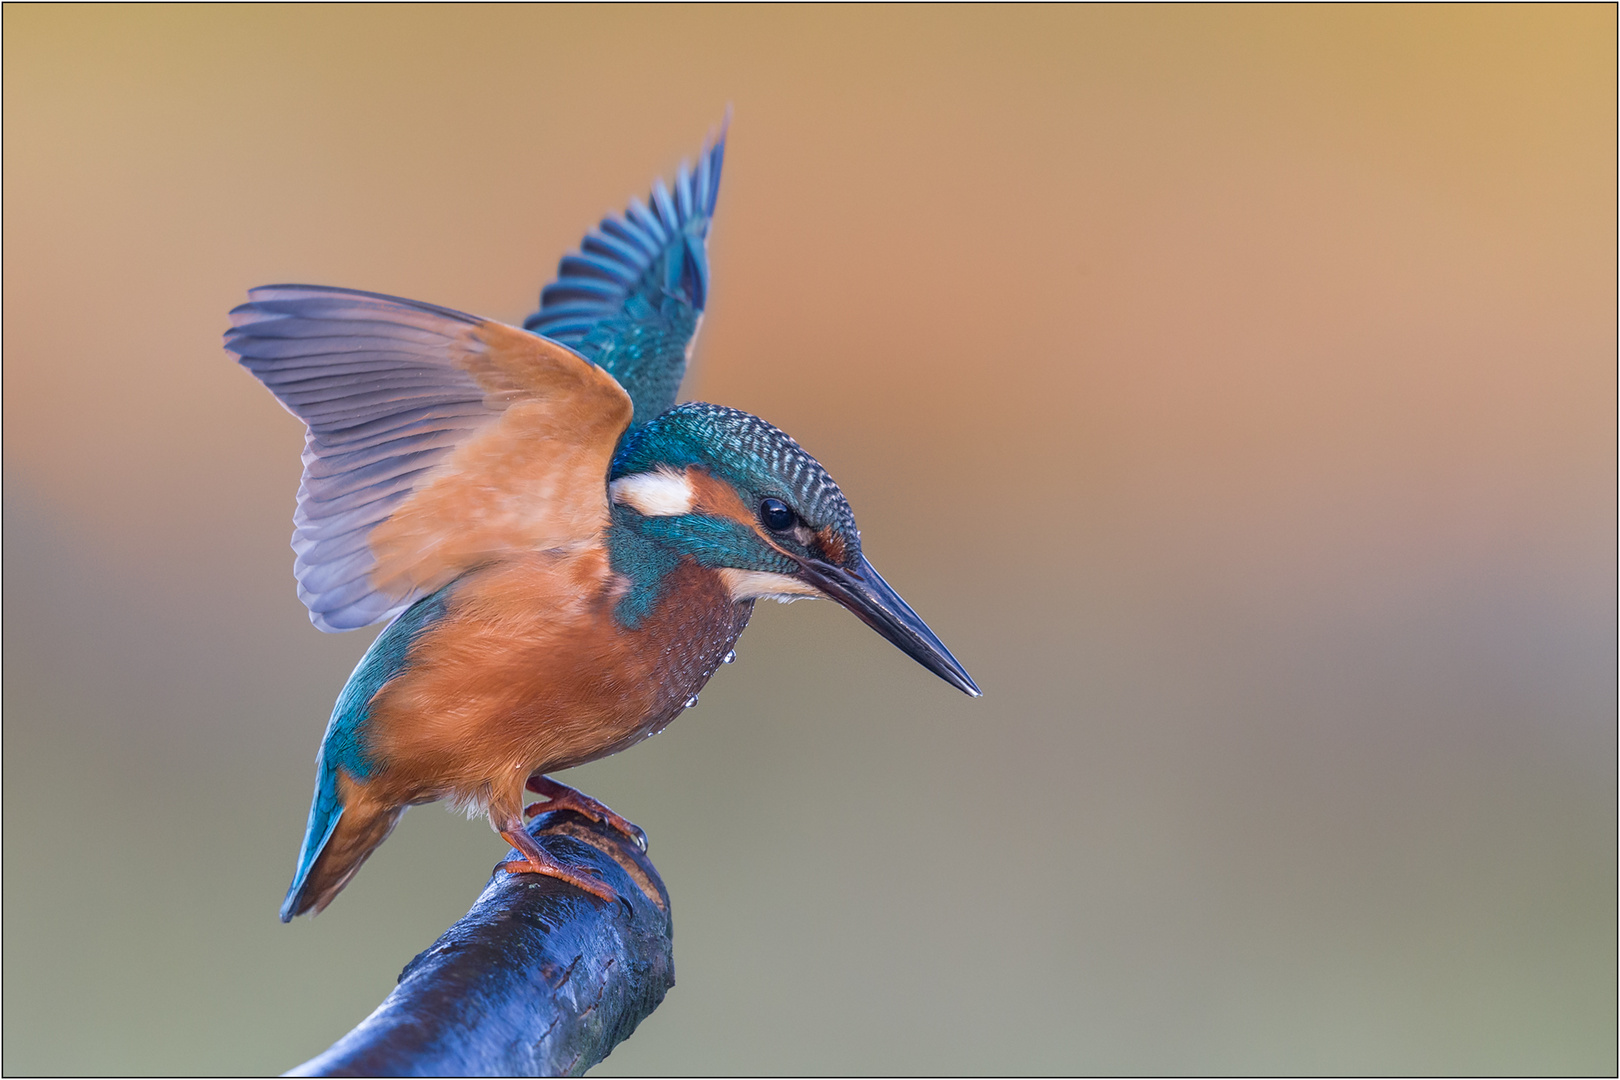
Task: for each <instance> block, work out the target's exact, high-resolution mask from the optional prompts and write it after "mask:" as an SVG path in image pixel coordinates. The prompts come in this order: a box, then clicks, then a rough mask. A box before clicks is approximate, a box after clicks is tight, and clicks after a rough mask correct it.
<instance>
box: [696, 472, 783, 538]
mask: <svg viewBox="0 0 1620 1080" xmlns="http://www.w3.org/2000/svg"><path fill="white" fill-rule="evenodd" d="M686 482H687V483H688V484H691V485H692V496H693V499H692V510H693V512H694V513H698V514H709V515H710V516H712V517H724V518H730V519H731V520H733V521H738V522H741V523H742V524H744V525H747V526H748V527H749V528H750V529H753V530H754V531H755V532H759V522H758V521H757V520H755V518H754V512H753V510H751V509H749V508H748V506H747V505H746V504H745V503H744V502H743V501H742V498H741V497H740V496H738V494H737V489H736V488H734V487H732V486H731V485H730V484H728V483H726V482H725V481H724V480H721V479H720V478H719V477H717V476H714V475H712V474H711V473H710V472H709V471H708V470H707V469H700V468H696V467H694V468H690V469H687V470H686ZM760 535H761V536H764V535H765V534H764V533H760Z"/></svg>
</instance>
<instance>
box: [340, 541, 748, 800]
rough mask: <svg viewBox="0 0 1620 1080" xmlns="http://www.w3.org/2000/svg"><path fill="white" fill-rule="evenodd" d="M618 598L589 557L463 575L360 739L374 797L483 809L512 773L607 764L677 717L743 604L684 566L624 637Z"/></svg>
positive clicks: (599, 554) (608, 576) (619, 583)
mask: <svg viewBox="0 0 1620 1080" xmlns="http://www.w3.org/2000/svg"><path fill="white" fill-rule="evenodd" d="M624 589H625V582H624V581H623V579H621V578H620V577H619V576H618V575H616V574H614V573H613V572H612V570H611V569H610V568H609V566H608V562H607V556H606V553H605V552H604V551H602V550H601V549H600V548H597V547H592V548H586V549H581V550H575V551H568V552H541V553H536V554H534V555H530V556H526V557H524V558H521V559H516V560H511V561H507V562H503V563H501V564H498V565H496V566H492V567H489V568H486V569H484V570H481V571H478V572H476V573H474V574H472V575H469V577H468V578H467V579H465V580H464V581H463V582H462V583H461V584H460V585H458V586H457V588H456V590H455V592H454V594H453V595H452V597H451V599H450V602H449V605H448V608H447V611H446V615H445V618H444V619H443V620H442V621H441V622H439V623H438V624H436V625H435V626H434V627H433V629H431V630H429V631H428V632H427V633H425V634H424V635H423V636H422V637H421V638H420V639H419V640H418V642H417V643H416V645H415V646H413V648H412V650H411V653H410V657H409V661H408V665H407V668H406V670H405V671H404V673H403V674H401V675H400V676H398V677H397V678H395V679H394V680H393V681H391V682H389V683H388V684H387V685H386V686H384V687H383V689H382V690H381V691H380V692H379V693H378V694H377V697H376V699H375V700H374V703H373V707H372V710H371V716H370V719H369V721H368V724H367V732H366V741H367V748H368V750H369V752H370V753H371V754H372V756H373V757H374V758H375V759H376V760H378V761H379V763H380V765H381V768H380V770H379V772H378V773H377V774H375V778H374V780H373V781H372V782H371V783H370V784H369V785H368V787H370V788H371V789H372V791H371V794H372V796H373V797H376V798H381V799H384V800H385V801H388V802H390V803H394V804H403V803H409V802H419V801H424V800H427V799H435V798H446V797H449V798H455V799H460V800H462V801H464V802H467V803H470V804H474V805H481V804H483V803H485V802H487V800H488V797H489V792H490V790H491V789H492V787H493V788H495V789H502V787H503V785H505V786H509V785H510V783H511V778H512V777H513V776H514V775H515V774H518V773H521V774H522V778H526V777H527V776H529V775H530V774H532V773H536V772H545V771H548V770H555V769H565V768H569V767H571V766H574V765H580V764H583V763H584V762H587V761H592V760H595V759H596V758H599V757H604V756H606V755H608V754H611V753H614V752H616V751H618V750H622V749H624V748H625V747H627V746H630V745H632V744H634V743H636V742H638V741H640V740H641V739H642V738H645V737H646V736H647V735H649V734H651V733H652V732H654V731H657V730H659V729H660V728H662V727H663V726H664V725H665V724H667V723H669V722H670V721H671V720H672V719H674V717H675V716H677V715H679V713H680V712H681V711H682V709H683V708H684V706H685V703H686V701H687V700H688V699H689V698H691V697H692V695H694V694H696V693H697V692H698V691H699V690H700V689H702V687H703V685H704V683H706V682H707V681H708V679H709V676H710V675H712V674H713V673H714V671H715V669H716V668H717V667H719V665H720V662H721V659H722V658H723V657H724V656H725V654H726V653H727V652H728V651H730V649H731V646H732V644H733V643H734V642H735V641H736V639H737V635H738V634H740V633H742V630H743V627H744V626H746V625H747V623H748V616H749V614H750V613H751V610H752V606H751V604H747V603H744V604H738V603H735V602H734V601H732V600H731V598H730V596H729V594H728V593H727V592H726V589H725V587H724V586H723V584H722V583H721V581H720V578H719V575H718V574H717V573H716V572H715V571H713V570H708V569H705V568H703V567H700V566H699V565H697V564H696V563H694V562H691V561H689V560H683V561H682V563H681V564H680V565H679V566H678V568H677V569H676V570H675V571H674V572H673V573H672V574H671V575H670V576H669V578H668V579H667V588H666V589H665V591H664V593H663V595H662V596H661V597H660V599H659V601H658V603H657V604H656V606H655V607H654V608H653V610H652V611H651V612H650V614H649V615H648V617H647V618H646V619H645V620H644V621H643V623H642V624H641V626H640V627H639V628H638V629H636V630H634V631H630V630H626V629H625V628H624V627H622V626H620V625H619V623H618V621H617V620H616V619H614V617H613V608H614V605H615V604H616V603H617V602H618V600H619V598H620V597H621V596H622V595H623V592H624ZM518 782H519V784H520V785H521V778H520V779H519V781H518Z"/></svg>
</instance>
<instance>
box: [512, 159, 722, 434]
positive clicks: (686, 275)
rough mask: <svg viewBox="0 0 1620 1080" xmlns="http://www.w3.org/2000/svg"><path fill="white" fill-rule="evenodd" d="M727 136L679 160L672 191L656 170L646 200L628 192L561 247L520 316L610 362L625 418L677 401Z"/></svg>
mask: <svg viewBox="0 0 1620 1080" xmlns="http://www.w3.org/2000/svg"><path fill="white" fill-rule="evenodd" d="M725 154H726V136H725V132H724V130H722V131H721V133H720V136H719V137H718V138H717V139H715V141H714V142H713V143H712V144H711V145H710V146H708V147H705V148H704V151H703V153H702V154H701V155H699V157H698V165H697V168H696V169H695V170H694V169H691V168H689V167H688V166H687V165H686V164H685V163H682V165H681V168H680V171H679V172H678V173H677V175H676V178H675V190H674V191H673V192H671V191H670V190H669V189H668V188H666V187H665V186H664V182H663V181H662V180H659V181H658V182H657V183H656V184H655V185H654V186H653V190H652V195H651V197H650V198H649V202H650V204H651V205H650V206H649V205H647V204H644V203H642V202H641V201H640V200H633V201H632V202H631V204H630V207H629V209H627V210H626V211H625V212H624V213H623V214H622V215H619V216H617V217H608V218H605V219H604V220H603V221H602V224H601V225H600V226H598V227H597V228H596V229H595V230H593V231H592V232H591V233H590V234H589V235H588V236H586V237H585V240H584V242H583V243H582V244H581V245H580V250H579V251H578V252H577V253H575V254H572V255H566V256H564V257H563V259H562V262H561V263H559V264H558V266H557V280H556V281H555V282H553V283H552V284H550V285H548V286H546V288H545V289H544V290H543V291H542V292H541V294H540V310H539V311H537V312H535V313H534V314H533V315H530V316H529V317H528V318H527V319H525V320H524V321H523V328H524V329H525V330H532V331H534V332H535V333H537V334H544V335H545V336H546V337H549V338H551V339H552V340H553V341H559V342H561V343H562V344H564V345H567V346H569V347H570V348H572V349H574V350H575V351H577V352H578V353H579V354H580V355H581V356H583V357H585V358H586V359H587V360H590V361H592V362H593V363H596V364H600V365H601V366H602V367H603V368H606V369H607V371H608V373H609V374H610V375H612V376H613V377H614V378H615V379H617V380H618V381H619V385H621V386H623V387H624V389H625V391H626V392H627V393H628V394H629V395H630V400H631V401H632V402H634V403H635V416H634V418H633V419H632V420H631V424H632V425H633V426H634V425H639V424H644V423H646V422H647V421H649V420H651V419H652V418H653V417H655V416H658V415H659V414H660V413H662V412H664V411H665V410H666V409H668V408H669V407H670V406H671V405H673V404H675V395H676V394H678V393H679V392H680V388H681V379H682V378H684V377H685V374H686V361H687V349H688V347H689V346H690V345H691V342H692V338H693V337H694V335H696V333H697V328H698V322H699V320H700V319H701V318H702V316H703V309H704V308H705V307H706V306H707V304H708V297H709V253H708V237H709V223H710V221H711V219H712V218H713V216H714V206H715V200H716V198H717V197H718V196H719V194H720V169H721V166H722V165H723V164H724V162H725Z"/></svg>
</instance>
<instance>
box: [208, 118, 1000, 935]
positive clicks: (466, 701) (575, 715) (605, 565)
mask: <svg viewBox="0 0 1620 1080" xmlns="http://www.w3.org/2000/svg"><path fill="white" fill-rule="evenodd" d="M725 140H726V131H725V128H724V127H722V128H721V129H720V131H719V133H718V135H716V136H714V137H713V138H711V139H710V140H709V142H708V143H706V144H705V146H704V149H703V152H702V153H701V154H700V156H699V157H698V161H697V164H696V166H695V167H692V166H691V165H689V164H688V163H683V164H682V165H681V166H680V168H679V170H678V173H677V175H676V178H675V181H674V185H673V189H671V187H670V186H669V185H666V184H665V182H664V181H663V180H662V179H659V180H658V181H657V182H656V183H655V184H654V186H653V188H652V193H651V196H650V198H649V199H648V200H647V201H646V202H643V201H641V200H640V199H633V200H632V201H631V202H630V205H629V207H628V209H627V210H626V211H625V212H624V213H623V214H619V215H610V216H608V217H607V218H605V219H604V220H603V221H602V223H601V224H600V225H599V226H598V227H597V228H596V229H595V230H593V231H591V232H590V233H589V234H588V235H587V236H586V237H585V239H584V241H583V242H582V244H581V246H580V248H579V250H578V251H577V252H574V253H572V254H569V255H567V256H565V257H564V258H563V259H562V261H561V263H560V264H559V266H558V272H557V277H556V280H555V281H553V282H552V283H551V284H549V285H547V286H546V287H545V288H544V289H543V290H542V292H541V294H540V307H539V310H538V311H536V312H535V313H534V314H533V315H530V316H529V317H528V318H527V319H525V320H524V323H523V327H522V328H518V327H514V326H509V325H505V324H502V323H499V322H496V321H493V320H490V319H484V318H479V317H477V316H474V315H467V314H463V313H462V312H459V311H453V310H451V309H449V308H444V307H439V306H437V305H434V304H426V303H420V302H418V301H414V300H404V299H400V298H398V297H393V296H385V295H382V294H379V293H371V292H361V291H357V290H353V289H341V288H330V287H326V286H316V285H268V286H264V287H261V288H255V289H252V290H250V291H249V293H248V297H249V299H248V302H247V303H245V304H242V305H241V306H239V307H237V308H235V309H233V310H232V311H231V314H230V318H231V328H230V330H229V331H227V333H226V334H225V347H226V349H227V350H229V351H230V352H231V353H233V354H234V355H235V356H236V358H237V359H238V361H239V362H240V363H241V364H242V365H243V366H245V367H246V368H247V369H248V370H249V371H250V372H252V373H253V375H254V376H256V377H257V378H258V379H259V380H260V381H261V382H263V383H264V385H265V386H266V387H267V388H268V389H269V390H270V392H271V393H272V394H274V395H275V397H276V398H277V400H279V401H280V402H281V404H282V405H283V406H285V407H286V408H287V409H288V411H290V412H291V413H292V414H293V415H294V416H296V417H298V419H300V420H302V421H303V422H304V424H305V425H306V428H307V430H306V434H305V439H304V453H303V465H304V471H303V478H302V481H301V483H300V485H299V489H298V508H297V511H296V513H295V514H294V516H293V522H294V526H295V528H294V532H293V539H292V547H293V550H294V552H295V553H296V559H295V561H294V564H293V565H294V572H295V576H296V577H297V581H298V595H299V598H300V599H301V600H303V602H304V604H305V605H306V606H307V607H308V608H309V614H310V619H311V621H313V622H314V624H315V626H316V627H318V628H319V629H321V630H324V631H329V632H337V631H344V630H354V629H358V628H360V627H365V626H371V625H374V624H376V623H379V622H385V621H386V622H387V627H386V628H385V629H384V630H383V631H382V633H381V634H380V635H378V637H377V639H376V640H375V641H374V642H373V643H372V645H371V647H370V648H369V649H367V650H366V653H365V655H364V656H363V657H362V658H361V660H360V663H359V664H358V666H356V667H355V669H354V673H353V674H352V675H350V676H349V679H348V682H347V683H346V684H345V685H344V687H343V689H342V691H341V692H340V693H339V695H338V698H337V703H336V705H335V706H334V708H333V710H332V715H331V719H330V720H329V721H328V723H327V726H326V734H325V737H324V738H323V739H322V742H321V747H320V752H319V755H318V756H317V758H316V779H315V794H314V798H313V800H312V802H311V805H310V810H309V823H308V827H307V829H306V831H305V833H304V839H303V844H302V846H301V848H300V850H299V853H298V861H297V867H296V870H295V872H294V874H293V880H292V885H291V887H289V888H288V890H287V897H286V900H285V902H284V903H283V904H282V906H281V920H282V921H283V922H289V921H291V920H292V919H293V917H294V916H297V915H301V914H304V913H305V912H311V913H319V912H320V911H321V910H322V909H324V908H325V907H326V906H327V905H328V904H330V903H331V902H332V900H333V898H334V897H335V896H336V895H337V894H338V892H339V891H340V890H342V888H343V887H344V885H346V884H347V883H348V882H349V880H350V879H351V878H352V877H353V876H354V875H355V873H356V871H358V870H359V869H360V866H361V864H362V863H364V862H365V860H366V858H367V857H368V856H369V855H370V854H371V852H373V851H374V850H376V848H377V847H378V845H380V844H381V843H382V842H383V841H384V840H385V839H387V837H388V835H389V833H390V832H391V831H392V830H393V828H394V826H395V825H396V824H397V823H398V822H399V819H400V816H401V815H402V814H403V813H404V812H405V809H406V808H407V807H410V806H413V805H416V804H420V803H427V802H433V801H436V800H448V801H449V802H450V803H451V804H452V805H454V806H457V807H459V808H461V809H463V810H465V811H466V812H467V813H468V815H469V816H476V815H478V814H484V815H487V817H488V818H489V822H490V825H491V826H492V827H493V828H494V829H495V831H496V832H498V833H499V834H500V835H501V836H502V837H504V838H505V839H506V841H507V842H508V843H509V844H511V845H512V847H513V848H514V849H515V850H516V854H515V857H513V858H510V859H509V860H508V861H506V862H504V863H503V864H502V866H503V867H504V869H505V870H507V871H510V872H512V873H533V874H543V875H547V876H549V877H553V878H558V879H560V880H562V881H565V882H568V883H570V884H572V885H574V886H576V887H578V888H579V889H581V890H583V891H584V892H586V893H588V894H591V895H593V896H596V897H598V898H600V899H602V900H604V901H610V902H611V901H612V900H613V899H614V898H615V894H614V892H613V890H612V889H611V888H610V887H609V886H608V885H607V884H606V883H604V882H603V881H601V880H599V879H597V878H596V877H594V876H593V875H592V874H590V873H587V872H584V871H581V870H579V869H576V868H574V867H570V866H568V865H565V864H564V863H562V862H561V861H559V860H557V859H555V858H553V857H552V856H550V855H548V854H547V853H546V852H545V851H544V850H542V849H541V847H540V846H539V845H538V844H537V843H536V842H535V841H534V839H533V838H532V837H531V836H530V835H529V833H528V831H527V830H526V829H525V828H524V819H525V817H526V816H533V815H534V814H535V813H538V812H539V811H541V810H564V809H566V810H572V811H574V812H576V813H578V814H581V815H583V816H584V817H586V818H588V819H591V820H594V821H599V822H604V823H606V824H608V825H609V826H611V827H612V828H614V829H617V830H618V831H620V832H622V833H624V834H625V835H626V836H629V837H631V838H632V839H633V840H635V841H636V843H638V844H639V845H640V846H641V847H642V848H643V849H645V847H646V837H645V834H644V833H643V832H642V831H641V830H640V829H639V828H638V827H637V826H635V825H633V824H631V823H630V822H629V821H626V820H625V819H624V818H622V817H620V816H619V815H618V814H615V813H614V812H613V811H611V810H610V809H608V808H607V807H606V806H604V805H603V804H601V803H600V802H598V801H596V800H595V799H592V798H590V797H589V796H587V795H585V794H583V793H581V792H579V791H576V790H575V789H573V788H571V787H568V786H566V785H564V784H562V783H559V782H558V781H556V780H553V779H551V778H550V777H549V776H547V775H546V774H547V773H551V772H556V771H559V770H563V769H569V768H572V767H574V766H576V765H583V764H585V763H586V762H589V761H595V760H597V759H599V758H602V757H606V756H607V755H609V754H614V753H617V752H618V751H620V750H624V749H626V748H628V747H630V746H633V745H635V744H636V743H638V742H640V741H642V740H643V739H646V738H647V737H649V736H651V735H653V734H656V733H657V732H659V731H661V730H662V729H663V728H664V727H665V726H666V725H667V724H669V723H670V722H671V721H672V720H673V719H674V718H675V717H676V716H678V715H680V714H681V712H682V711H683V710H684V709H685V708H686V707H688V706H689V705H691V704H694V703H695V702H696V700H697V694H698V692H699V691H700V690H702V689H703V687H704V685H705V684H706V683H707V682H708V680H709V678H710V676H712V675H713V674H714V673H715V671H716V670H717V669H718V668H719V667H720V665H721V664H722V663H725V662H728V661H729V660H730V659H731V657H732V656H733V655H734V654H733V651H732V648H733V645H734V644H735V642H736V640H737V637H738V635H739V634H741V633H742V631H743V628H744V627H745V626H746V625H747V624H748V618H749V615H750V614H751V613H752V611H753V606H754V602H755V601H757V600H763V599H774V600H779V601H782V602H784V603H785V602H789V601H793V600H797V599H799V598H802V597H824V598H830V599H832V600H834V601H835V602H837V603H839V604H841V605H843V606H844V607H845V608H847V609H848V610H849V611H850V612H852V613H853V614H854V615H855V616H856V617H857V618H859V619H861V620H862V621H863V622H865V623H866V624H867V625H869V626H871V627H872V628H873V629H875V630H876V631H877V632H878V633H879V634H881V635H882V636H883V637H885V638H887V639H888V640H889V641H890V642H892V643H893V644H894V645H896V646H898V647H899V648H900V649H901V650H902V651H904V652H905V653H906V654H907V655H909V656H911V657H913V658H914V659H916V660H917V661H918V662H920V663H921V664H922V665H923V666H924V667H926V668H927V669H928V670H930V671H932V672H934V673H935V674H937V675H939V676H940V677H941V678H943V679H944V680H945V681H946V682H948V683H950V684H951V685H952V686H955V687H956V688H957V689H959V690H962V691H963V692H965V693H967V694H970V695H972V696H975V697H977V696H979V688H978V687H977V686H976V685H975V684H974V682H973V680H972V679H971V678H970V677H969V676H968V673H967V671H966V670H965V669H964V668H963V667H962V665H961V664H960V663H958V662H957V661H956V659H955V658H954V657H953V656H951V654H950V652H949V650H947V649H946V648H945V646H944V645H943V644H942V643H941V642H940V640H939V638H937V637H936V636H935V635H934V633H933V632H932V631H931V630H929V629H928V627H927V625H926V624H925V623H924V622H923V621H922V619H921V618H919V617H918V616H917V613H916V612H914V611H913V610H912V609H911V608H910V607H909V606H908V605H907V604H906V602H905V601H904V600H902V599H901V598H900V597H899V595H897V594H896V593H895V591H894V590H893V589H892V588H890V587H889V585H888V584H887V583H886V582H885V581H884V580H883V578H882V577H880V576H879V575H878V572H877V571H876V570H874V569H873V568H872V565H871V563H869V562H868V561H867V559H866V557H865V556H864V555H863V554H862V553H861V534H860V531H859V530H858V529H857V528H856V525H855V517H854V515H853V513H852V512H851V511H850V506H849V502H848V501H847V500H846V499H845V497H844V494H843V492H842V491H840V490H839V487H838V485H837V484H836V483H834V482H833V479H832V477H831V476H829V475H828V474H827V471H826V470H825V469H824V468H822V467H821V465H820V463H818V462H817V461H816V459H815V458H813V457H811V456H810V455H809V454H808V453H806V452H805V451H804V450H803V449H802V448H800V446H799V444H798V443H796V442H795V441H794V440H793V439H791V438H789V437H788V436H787V435H786V434H785V433H784V432H782V431H781V430H779V429H778V428H776V427H773V426H772V425H771V424H768V423H766V422H765V421H764V420H761V419H759V418H758V417H755V416H752V415H750V414H748V413H745V412H740V411H738V410H736V409H730V408H726V407H724V406H721V405H709V404H704V403H701V402H687V403H684V404H680V405H677V404H675V399H676V396H677V394H678V392H679V390H680V384H681V380H682V377H683V376H684V374H685V372H686V367H687V362H688V359H689V357H690V355H691V349H692V342H693V340H694V338H695V336H696V333H697V330H698V326H699V323H700V322H701V321H702V318H703V313H704V309H705V307H706V305H707V302H708V294H709V259H708V234H709V225H710V222H711V220H712V218H713V215H714V209H715V203H716V198H717V196H718V194H719V187H720V170H721V164H722V162H723V160H724V156H725ZM526 792H534V793H536V794H538V795H540V796H542V797H543V799H544V800H545V801H543V802H535V803H533V804H532V805H530V806H529V807H528V808H527V809H525V807H524V801H525V799H526Z"/></svg>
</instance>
